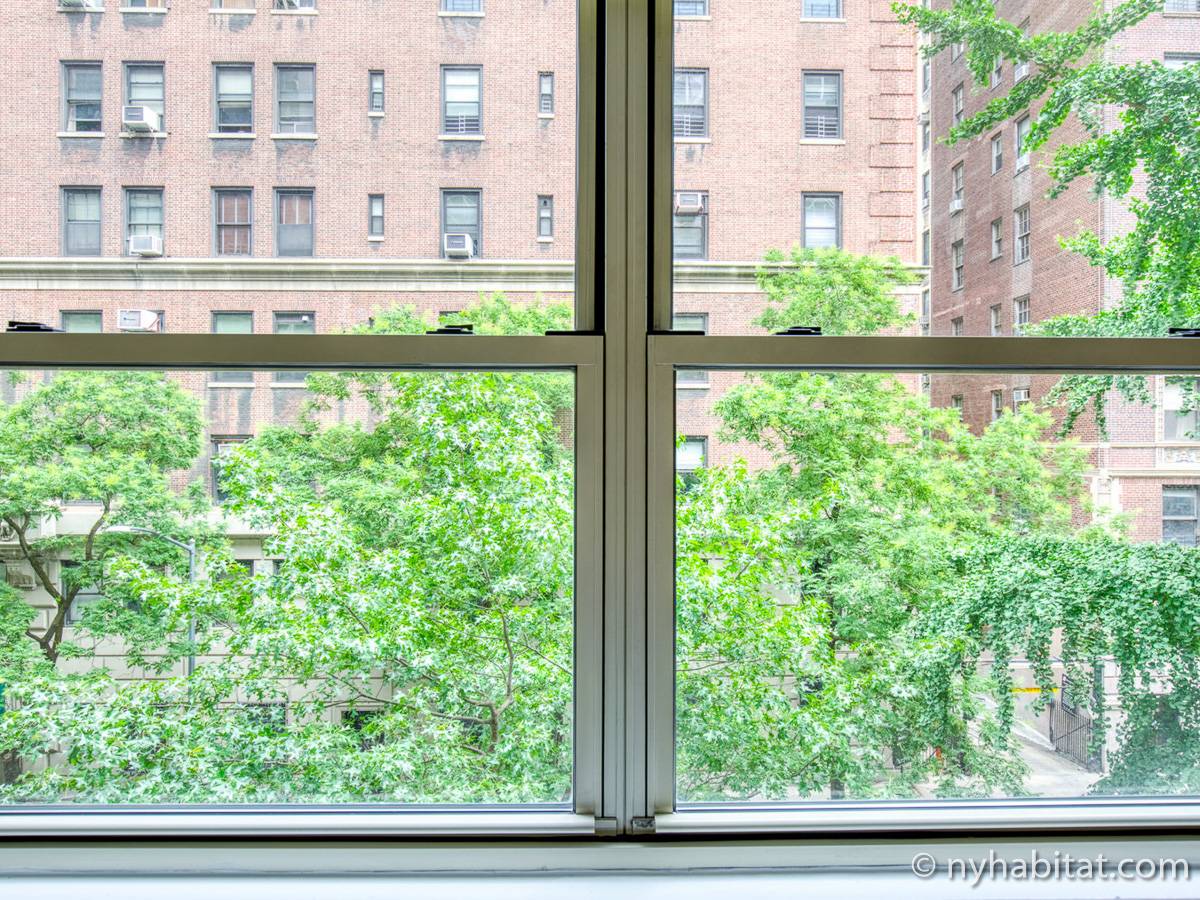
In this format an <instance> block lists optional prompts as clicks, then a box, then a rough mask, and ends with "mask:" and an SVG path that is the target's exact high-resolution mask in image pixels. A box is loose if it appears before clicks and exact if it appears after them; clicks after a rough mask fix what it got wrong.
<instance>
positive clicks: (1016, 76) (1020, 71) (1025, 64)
mask: <svg viewBox="0 0 1200 900" xmlns="http://www.w3.org/2000/svg"><path fill="white" fill-rule="evenodd" d="M1019 28H1020V32H1021V36H1022V37H1028V36H1029V20H1028V19H1026V20H1025V21H1024V22H1022V23H1021V24H1020V26H1019ZM1028 77H1029V60H1022V61H1021V62H1018V63H1016V64H1014V65H1013V84H1016V83H1017V82H1018V81H1023V80H1025V79H1026V78H1028Z"/></svg>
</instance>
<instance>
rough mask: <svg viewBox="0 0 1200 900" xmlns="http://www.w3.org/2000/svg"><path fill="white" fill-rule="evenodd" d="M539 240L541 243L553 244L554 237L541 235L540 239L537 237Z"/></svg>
mask: <svg viewBox="0 0 1200 900" xmlns="http://www.w3.org/2000/svg"><path fill="white" fill-rule="evenodd" d="M537 242H538V243H539V244H553V243H554V238H552V237H540V238H538V239H537Z"/></svg>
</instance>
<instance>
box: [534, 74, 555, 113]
mask: <svg viewBox="0 0 1200 900" xmlns="http://www.w3.org/2000/svg"><path fill="white" fill-rule="evenodd" d="M538 115H542V116H552V115H554V73H553V72H538Z"/></svg>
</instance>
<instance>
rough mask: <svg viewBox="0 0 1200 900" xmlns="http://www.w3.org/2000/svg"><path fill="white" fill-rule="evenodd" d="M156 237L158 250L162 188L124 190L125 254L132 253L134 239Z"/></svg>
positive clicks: (160, 241) (161, 237)
mask: <svg viewBox="0 0 1200 900" xmlns="http://www.w3.org/2000/svg"><path fill="white" fill-rule="evenodd" d="M138 237H156V238H158V241H159V248H160V250H161V247H162V239H163V192H162V188H126V189H125V252H126V253H132V246H133V241H134V238H138Z"/></svg>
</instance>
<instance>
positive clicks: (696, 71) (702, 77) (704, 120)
mask: <svg viewBox="0 0 1200 900" xmlns="http://www.w3.org/2000/svg"><path fill="white" fill-rule="evenodd" d="M681 75H688V76H697V77H698V78H699V81H700V85H701V86H702V88H703V90H704V98H703V101H704V102H703V103H700V104H696V103H684V104H680V103H679V102H678V101H679V91H678V82H679V77H680V76H681ZM710 76H711V73H710V72H709V70H708V69H706V68H697V67H694V66H676V67H675V69H674V70H673V71H672V75H671V84H672V91H671V117H672V118H671V122H672V130H673V134H674V137H675V140H676V141H677V142H687V141H705V140H708V139H709V138H710V136H711V131H712V83H711V78H710ZM697 106H699V107H700V109H701V124H700V128H699V129H698V130H697V129H696V127H695V126H694V125H692V124H690V123H691V122H692V119H693V117H692V116H691V115H688V117H687V118H686V119H681V116H680V114H679V113H678V112H677V111H676V110H678V109H680V108H685V109H695V108H696V107H697ZM681 121H682V122H684V123H685V124H684V128H683V131H682V132H681V131H680V130H679V129H680V123H681Z"/></svg>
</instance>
